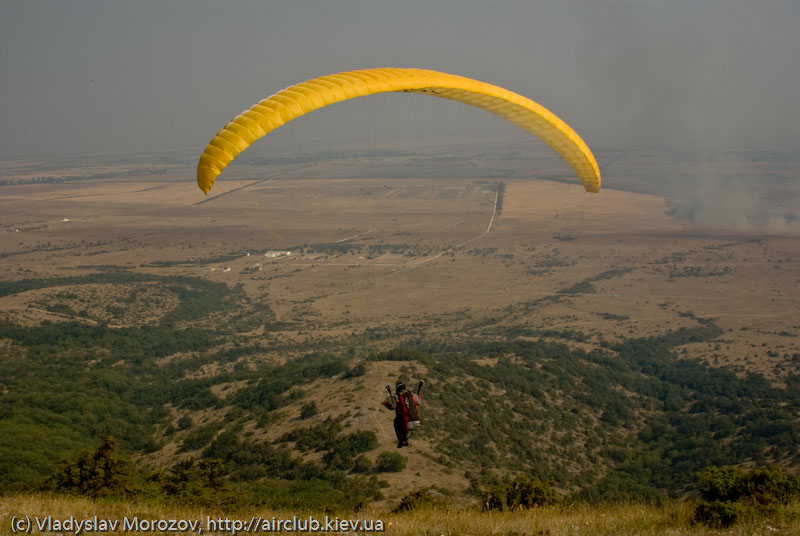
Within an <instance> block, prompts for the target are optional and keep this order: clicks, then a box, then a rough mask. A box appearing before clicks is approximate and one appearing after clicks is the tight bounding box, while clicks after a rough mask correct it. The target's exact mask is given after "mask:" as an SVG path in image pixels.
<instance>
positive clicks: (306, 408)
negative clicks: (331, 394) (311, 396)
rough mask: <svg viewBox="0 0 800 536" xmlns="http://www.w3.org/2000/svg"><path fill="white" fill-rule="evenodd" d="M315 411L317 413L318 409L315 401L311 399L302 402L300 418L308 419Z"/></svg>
mask: <svg viewBox="0 0 800 536" xmlns="http://www.w3.org/2000/svg"><path fill="white" fill-rule="evenodd" d="M317 413H319V409H318V408H317V403H316V402H314V401H311V402H309V403H308V404H303V407H302V408H300V418H301V419H310V418H311V417H313V416H314V415H316V414H317Z"/></svg>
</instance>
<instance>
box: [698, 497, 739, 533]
mask: <svg viewBox="0 0 800 536" xmlns="http://www.w3.org/2000/svg"><path fill="white" fill-rule="evenodd" d="M740 511H741V507H740V505H739V504H737V503H734V502H730V501H702V502H701V503H700V504H698V505H697V508H695V510H694V520H695V522H697V523H702V524H703V525H708V526H709V527H712V528H717V529H721V528H725V527H730V526H731V525H733V524H734V523H736V520H737V519H738V518H739V513H740Z"/></svg>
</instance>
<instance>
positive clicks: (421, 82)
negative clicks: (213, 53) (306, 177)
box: [197, 69, 600, 193]
mask: <svg viewBox="0 0 800 536" xmlns="http://www.w3.org/2000/svg"><path fill="white" fill-rule="evenodd" d="M389 91H405V92H413V93H424V94H426V95H433V96H434V97H441V98H443V99H450V100H455V101H460V102H463V103H465V104H470V105H472V106H475V107H477V108H481V109H483V110H486V111H489V112H491V113H493V114H496V115H499V116H500V117H503V118H505V119H507V120H508V121H511V122H512V123H514V124H516V125H518V126H519V127H521V128H522V129H524V130H527V131H528V132H530V133H531V134H534V135H535V136H537V137H538V138H540V139H541V140H542V141H544V142H545V143H547V144H548V145H549V146H550V147H552V148H553V149H554V150H555V151H556V152H557V153H558V154H560V155H561V156H562V157H563V158H564V160H566V161H567V162H568V163H569V164H570V165H571V166H572V168H573V169H574V170H575V173H576V174H577V175H578V177H579V178H580V180H581V182H582V183H583V186H584V188H585V189H586V191H587V192H597V191H599V190H600V170H599V169H598V167H597V161H595V159H594V156H593V155H592V152H591V151H590V150H589V147H587V145H586V143H584V141H583V140H582V139H581V138H580V136H578V134H577V133H576V132H575V131H574V130H572V129H571V128H570V127H569V125H567V124H566V123H565V122H564V121H562V120H561V119H559V118H558V117H556V116H555V114H553V113H552V112H550V111H549V110H547V109H546V108H544V107H543V106H541V105H540V104H537V103H535V102H534V101H532V100H530V99H528V98H526V97H523V96H522V95H518V94H516V93H514V92H512V91H509V90H507V89H503V88H501V87H498V86H494V85H491V84H487V83H485V82H479V81H478V80H472V79H470V78H465V77H463V76H457V75H453V74H446V73H440V72H436V71H429V70H426V69H364V70H359V71H348V72H344V73H339V74H332V75H328V76H321V77H319V78H314V79H312V80H308V81H306V82H303V83H301V84H297V85H294V86H291V87H288V88H286V89H284V90H282V91H279V92H278V93H275V94H274V95H272V96H271V97H268V98H266V99H264V100H262V101H261V102H259V103H258V104H256V105H254V106H253V107H252V108H250V109H249V110H246V111H245V112H242V114H241V115H239V116H237V117H235V118H234V119H233V120H232V121H231V122H229V123H228V124H227V125H225V127H224V128H223V129H222V130H220V131H219V132H217V135H216V136H214V138H213V139H212V140H211V142H210V143H209V144H208V146H207V147H206V150H205V151H204V152H203V155H202V156H201V157H200V162H199V163H198V164H197V184H198V186H200V189H201V190H203V192H205V193H208V191H209V190H210V189H211V186H212V185H213V184H214V181H215V180H216V179H217V176H218V175H219V174H220V173H222V170H223V169H225V167H226V166H227V165H228V164H230V163H231V161H232V160H233V159H234V158H236V156H237V155H238V154H239V153H241V152H242V151H244V150H245V149H247V148H248V147H249V146H250V145H251V144H252V143H253V142H255V141H256V140H258V139H259V138H261V137H262V136H264V135H266V134H268V133H269V132H271V131H273V130H275V129H276V128H278V127H280V126H281V125H284V124H286V123H288V122H289V121H291V120H292V119H295V118H297V117H300V116H301V115H303V114H307V113H308V112H312V111H314V110H316V109H318V108H322V107H323V106H327V105H329V104H333V103H335V102H340V101H344V100H348V99H353V98H356V97H363V96H366V95H373V94H375V93H386V92H389Z"/></svg>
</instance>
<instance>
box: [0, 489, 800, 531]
mask: <svg viewBox="0 0 800 536" xmlns="http://www.w3.org/2000/svg"><path fill="white" fill-rule="evenodd" d="M25 515H27V516H30V517H33V516H39V517H42V516H47V515H49V516H52V517H53V518H57V519H66V518H69V517H70V516H72V517H74V518H76V519H86V518H92V517H93V516H98V518H105V519H118V520H121V519H122V518H123V517H128V518H132V517H134V516H138V517H139V518H140V519H190V520H200V521H201V525H203V524H205V521H206V517H207V516H208V517H211V518H212V519H215V518H219V517H223V518H224V517H228V518H231V519H245V520H249V519H250V518H251V516H261V517H262V519H271V518H272V517H276V518H286V517H291V516H292V515H296V516H298V517H308V516H312V517H314V518H316V519H322V518H324V516H325V515H326V514H325V513H324V512H319V511H273V510H269V509H250V510H241V511H222V510H218V509H213V508H212V509H203V508H199V507H183V506H171V505H164V504H157V503H131V502H120V501H104V500H99V501H92V500H89V499H85V498H76V497H62V496H51V495H11V496H6V497H0V534H11V532H10V530H9V527H10V522H11V517H12V516H17V517H19V516H25ZM328 516H329V517H333V516H338V517H339V518H340V519H358V520H381V521H383V524H384V526H385V534H387V535H398V536H400V535H403V536H406V535H408V536H411V535H413V536H416V535H419V536H422V535H425V536H439V535H446V536H457V535H464V536H467V535H469V536H523V535H531V536H533V535H548V536H561V535H564V536H577V535H601V536H602V535H609V536H611V535H615V536H617V535H619V536H624V535H631V536H632V535H638V536H647V535H653V536H656V535H659V536H660V535H710V534H727V535H731V536H738V535H757V534H764V535H767V534H769V535H796V534H800V504H795V505H793V506H789V507H785V508H782V509H780V510H779V511H777V512H776V513H775V514H774V515H772V516H771V517H759V518H754V519H747V520H744V521H743V522H741V523H739V524H738V525H735V526H734V527H732V528H730V529H725V530H718V529H710V528H708V527H704V526H701V525H696V524H694V523H693V522H692V505H691V504H689V503H687V502H673V503H668V504H666V505H664V506H652V505H647V504H628V505H608V506H588V505H571V506H563V507H552V508H536V509H532V510H525V511H518V512H502V513H497V512H493V513H485V512H481V511H479V510H477V509H445V508H440V509H421V510H415V511H412V512H406V513H400V514H392V513H387V512H385V511H379V510H372V509H368V510H365V511H362V512H358V513H352V512H351V513H344V512H339V513H335V514H334V513H329V514H328ZM32 533H33V534H40V532H38V531H36V530H34V531H33V532H32ZM111 534H127V533H124V532H116V533H111ZM131 534H132V533H131ZM348 534H353V532H348Z"/></svg>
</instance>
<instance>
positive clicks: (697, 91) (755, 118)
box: [0, 0, 800, 156]
mask: <svg viewBox="0 0 800 536" xmlns="http://www.w3.org/2000/svg"><path fill="white" fill-rule="evenodd" d="M798 28H800V2H798V1H797V0H748V1H739V0H719V1H717V0H638V1H635V0H629V1H622V0H583V1H573V0H549V1H536V0H529V1H521V0H520V1H507V0H492V1H489V0H487V1H485V2H471V1H466V0H422V1H416V0H275V1H270V0H261V1H237V0H225V1H222V0H220V1H218V2H209V1H201V0H158V1H149V0H128V1H114V0H98V1H68V0H58V1H50V2H44V1H38V0H16V1H9V0H0V73H1V74H0V76H1V77H2V78H1V80H2V81H1V82H0V154H2V155H4V156H14V155H21V154H26V153H37V152H40V153H45V154H48V153H58V152H70V151H76V152H89V153H102V152H106V151H129V150H142V149H144V150H149V149H156V148H166V149H171V148H186V147H194V146H198V148H199V149H198V150H202V147H204V146H205V144H206V143H207V142H208V140H209V139H210V138H211V137H212V136H213V134H214V133H215V132H216V131H217V130H218V129H219V128H220V127H222V126H223V125H224V124H225V122H227V121H228V120H229V119H231V118H232V117H233V116H234V115H236V114H237V113H239V112H241V111H242V110H243V109H245V108H247V107H249V106H250V105H252V104H254V103H255V102H256V101H258V100H259V99H261V98H264V97H266V96H268V95H269V94H271V93H273V92H275V91H278V90H280V89H282V88H283V87H286V86H288V85H291V84H293V83H297V82H301V81H303V80H306V79H308V78H311V77H314V76H319V75H322V74H328V73H334V72H339V71H342V70H348V69H358V68H367V67H383V66H393V67H422V68H430V69H436V70H441V71H446V72H451V73H455V74H460V75H464V76H469V77H473V78H477V79H480V80H484V81H487V82H491V83H495V84H498V85H501V86H504V87H507V88H508V89H511V90H513V91H516V92H519V93H522V94H524V95H526V96H528V97H530V98H532V99H534V100H536V101H538V102H540V103H541V104H543V105H544V106H546V107H547V108H549V109H551V110H552V111H554V112H555V113H556V114H557V115H559V116H561V117H562V118H563V119H565V120H566V121H567V122H568V123H569V124H571V125H572V126H573V127H574V128H575V130H577V131H578V132H579V133H580V134H581V135H582V136H583V137H584V139H586V141H587V142H588V143H589V145H590V146H591V147H593V148H625V147H633V146H635V147H653V148H659V147H664V148H672V147H690V146H694V145H698V144H700V145H710V146H734V147H739V148H757V149H763V148H783V149H785V148H791V149H797V148H798V147H799V146H800V103H799V102H798V101H799V100H800V59H798V58H800V31H798ZM403 97H405V98H400V99H395V100H392V99H386V98H378V100H374V101H373V103H371V104H365V105H361V106H359V105H356V103H348V104H347V106H345V105H339V106H344V107H342V108H340V110H339V111H337V112H336V114H334V115H331V114H328V115H327V116H325V114H324V113H322V111H321V112H317V113H319V114H320V116H319V118H318V121H320V123H319V125H318V124H316V123H315V122H314V120H313V119H311V118H310V116H309V118H308V120H305V122H304V123H302V124H301V125H300V127H298V128H300V130H298V131H296V133H295V134H293V135H295V136H297V137H300V138H302V137H303V136H306V135H308V136H311V135H312V133H315V134H320V133H322V134H323V135H327V134H326V133H328V132H330V126H329V125H330V123H331V122H335V121H337V120H341V119H342V118H343V117H344V118H349V117H350V116H351V115H352V117H353V118H354V119H352V122H351V124H350V126H349V128H352V129H357V128H358V125H359V124H360V122H362V121H368V118H366V116H365V114H368V112H370V111H372V112H374V111H375V110H376V109H382V108H384V107H386V108H388V109H389V111H387V112H385V113H386V114H388V115H385V116H384V117H388V118H389V122H391V123H398V124H399V126H397V125H394V126H392V127H391V128H389V129H388V132H389V133H390V134H389V136H393V135H398V136H399V135H400V134H408V133H409V132H411V131H413V128H414V124H415V122H414V121H412V120H409V121H408V124H404V121H405V118H406V116H412V117H413V113H412V112H406V107H408V108H415V109H416V110H422V112H419V111H416V112H414V113H417V114H419V113H422V114H423V115H424V116H425V119H424V121H431V120H432V119H431V117H430V116H431V115H432V116H433V119H440V120H441V121H444V122H447V121H453V120H454V119H453V118H454V117H461V116H462V115H461V113H460V112H461V110H462V108H466V107H464V106H463V105H459V106H462V108H452V106H450V104H451V103H443V102H442V101H440V100H439V99H430V98H428V97H424V96H416V95H415V96H403ZM409 97H413V98H414V99H416V100H411V98H409ZM368 99H369V98H368ZM368 99H362V100H363V101H366V100H368ZM425 99H428V100H429V101H434V102H432V103H427V104H425V105H420V108H418V109H417V107H416V104H415V103H417V102H419V101H420V100H425ZM437 104H438V105H439V108H437V106H436V105H437ZM439 110H441V112H440V111H439ZM453 110H456V111H455V112H454V111H453ZM392 114H394V115H392ZM437 114H441V115H437ZM470 114H472V115H470ZM311 115H315V114H311ZM326 117H327V118H326ZM418 117H419V116H418ZM463 117H465V118H467V119H466V120H463V119H462V121H468V122H476V123H478V124H480V123H481V121H480V120H481V119H483V116H482V115H479V114H475V113H474V112H471V111H470V112H469V113H467V112H466V111H465V112H464V114H463ZM473 118H478V119H477V120H476V121H473ZM456 120H457V119H456ZM326 121H327V123H325V122H326ZM416 121H417V124H418V123H419V121H420V119H417V120H416ZM298 123H300V121H298ZM326 129H328V130H326ZM393 129H394V130H393ZM379 130H380V129H379V127H378V126H376V125H374V124H371V125H370V126H369V132H378V131H379ZM478 132H480V131H478ZM418 135H419V137H420V139H426V137H431V136H437V135H441V133H440V132H437V131H435V129H433V130H432V129H428V128H426V129H425V131H424V132H419V133H418ZM472 135H476V134H474V133H473V134H472ZM262 141H263V140H262Z"/></svg>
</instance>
